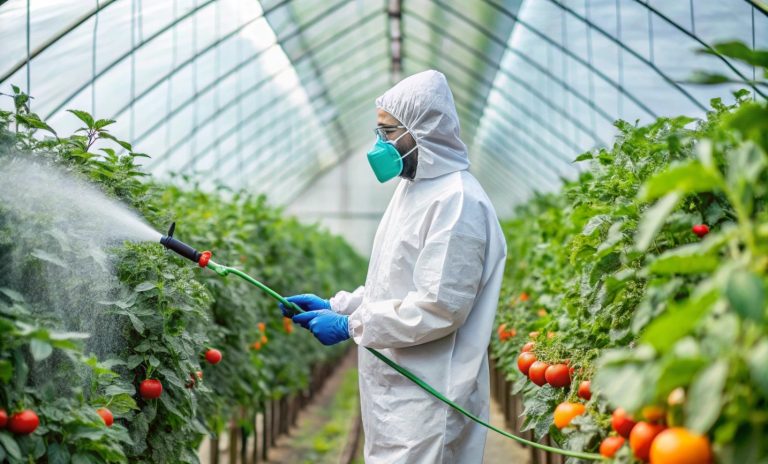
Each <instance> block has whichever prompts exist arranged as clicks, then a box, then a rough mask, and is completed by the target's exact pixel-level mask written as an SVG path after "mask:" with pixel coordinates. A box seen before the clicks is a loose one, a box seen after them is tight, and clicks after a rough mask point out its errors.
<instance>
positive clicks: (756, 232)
mask: <svg viewBox="0 0 768 464" xmlns="http://www.w3.org/2000/svg"><path fill="white" fill-rule="evenodd" d="M716 48H717V47H716ZM717 49H718V50H719V52H718V53H722V54H723V55H724V56H727V57H729V59H734V60H742V61H746V62H747V63H748V65H750V66H756V67H757V68H758V69H765V68H767V67H768V62H767V61H766V60H765V56H768V55H766V54H765V51H759V50H758V51H754V52H753V51H752V50H749V51H748V52H747V51H745V50H746V48H745V47H735V46H732V44H730V45H724V46H723V47H721V48H717ZM737 49H738V50H739V51H738V53H737V52H735V51H734V50H737ZM761 85H764V83H762V84H761ZM765 121H768V104H766V102H765V101H763V100H759V99H758V100H753V99H752V96H751V95H750V94H749V92H748V91H738V92H735V93H734V98H733V101H732V102H729V103H725V102H724V101H723V100H722V99H713V100H712V101H711V110H710V111H708V112H707V114H706V115H705V117H703V118H701V119H694V118H689V117H664V118H659V119H657V120H656V121H654V122H651V123H650V124H647V125H643V126H641V125H637V124H631V123H628V122H625V121H617V122H616V128H617V130H618V135H617V137H616V139H615V142H614V143H613V145H612V146H610V147H604V148H598V149H595V150H592V151H590V152H587V153H584V154H582V155H580V156H578V158H577V162H580V163H587V164H588V166H587V167H586V168H585V169H584V171H583V172H582V174H581V175H580V176H579V177H578V178H577V179H575V180H573V181H570V182H566V183H565V185H564V186H563V189H562V190H561V191H560V192H558V193H550V194H540V195H537V196H535V197H534V198H533V199H532V200H530V201H529V202H528V203H526V204H524V205H521V206H519V207H518V209H517V212H516V215H515V217H514V218H512V219H510V220H508V221H506V222H505V223H504V224H503V226H504V229H505V232H506V236H507V244H508V262H507V267H506V271H505V281H504V286H503V289H502V295H501V300H500V304H499V309H498V321H497V323H498V324H502V323H503V324H507V326H514V327H516V328H517V330H518V331H519V332H520V333H527V332H530V338H531V339H532V340H533V341H534V342H535V347H533V348H532V351H531V352H532V353H533V354H534V355H535V357H536V360H537V361H536V362H537V363H539V364H536V363H534V364H533V365H532V366H530V369H529V370H528V371H527V374H526V373H525V372H523V373H520V371H521V369H519V368H518V362H519V360H520V358H519V357H520V353H521V351H522V345H523V343H525V341H524V340H518V339H511V340H508V341H507V342H506V343H499V340H498V339H496V338H494V339H493V341H492V344H493V346H492V349H493V353H494V356H495V357H496V360H497V361H496V365H497V366H499V367H500V369H502V370H503V371H504V372H505V374H506V375H507V376H508V377H509V378H510V379H512V380H514V384H513V388H512V393H513V394H520V395H522V397H523V404H524V407H525V410H524V412H523V415H524V417H525V420H524V429H526V430H533V431H534V434H535V436H536V437H542V436H543V435H545V434H547V433H549V434H550V435H551V436H552V438H553V439H554V440H555V442H556V443H558V445H559V446H561V447H565V448H569V449H578V450H584V451H592V452H594V451H597V450H598V448H599V446H600V443H601V442H602V441H603V440H604V439H605V438H606V437H608V436H609V435H610V434H611V428H612V426H611V424H613V428H615V429H616V431H617V432H618V433H619V434H620V435H621V436H623V437H625V438H629V437H630V436H631V433H632V432H633V431H634V427H636V426H635V425H634V419H632V418H633V417H634V418H637V419H639V420H646V421H647V423H644V424H643V425H642V427H641V428H640V430H639V431H638V432H636V439H635V442H636V446H634V448H636V449H639V450H641V451H642V453H641V454H643V456H646V455H647V454H648V453H649V450H650V447H651V443H652V440H650V441H647V442H644V443H640V442H641V441H642V440H640V438H639V436H640V432H643V431H647V430H650V429H653V430H654V431H657V430H658V429H659V428H661V427H664V424H667V425H668V426H669V427H672V428H675V427H677V428H680V427H682V428H685V429H686V430H689V431H690V433H692V434H698V435H700V436H702V437H705V438H706V439H707V440H708V442H709V443H710V444H711V445H710V448H711V452H712V454H713V460H715V461H717V462H723V463H727V464H737V463H741V462H758V461H760V460H765V459H766V458H768V443H767V442H765V440H761V439H760V438H759V437H761V436H764V435H765V434H766V433H768V417H764V416H763V415H759V414H758V415H755V414H754V411H764V410H765V409H766V407H768V377H767V376H766V369H765V366H767V365H768V131H766V130H765ZM521 293H526V294H527V295H528V298H527V299H526V300H525V301H523V300H521V299H520V298H519V297H518V295H520V294H521ZM545 334H546V335H545ZM549 334H553V335H552V336H551V337H550V335H549ZM565 359H568V360H569V362H568V363H567V364H568V366H569V367H570V368H572V369H573V370H572V371H571V370H570V369H569V372H568V374H569V376H571V377H572V378H571V380H572V382H569V384H568V385H567V386H566V388H552V387H551V385H548V386H544V387H541V388H539V387H537V386H536V385H541V384H542V383H543V382H542V379H541V378H540V377H539V373H540V372H539V369H540V368H541V366H544V365H547V364H550V365H556V364H558V363H565V361H564V360H565ZM534 367H537V369H534ZM560 371H562V372H563V374H564V372H565V371H564V370H562V369H560ZM532 373H533V374H532ZM526 375H527V377H529V378H530V380H529V379H528V378H526V377H525V376H526ZM563 377H564V375H563ZM531 380H535V382H531ZM544 380H546V379H544ZM558 380H560V379H558ZM563 380H564V379H563ZM585 381H589V382H590V388H589V394H588V395H587V394H586V391H581V392H580V390H581V389H580V388H577V386H580V385H581V384H582V382H585ZM534 383H535V385H534ZM555 384H556V385H561V383H560V382H558V381H556V382H555ZM568 386H570V388H568ZM579 397H581V398H584V399H588V403H587V404H586V408H587V410H586V412H585V414H582V415H580V416H579V417H578V418H576V419H574V420H573V422H572V424H571V425H572V426H571V427H568V428H565V429H563V430H558V429H557V428H556V427H552V415H553V413H554V411H555V408H556V406H557V405H558V404H560V403H563V402H573V401H576V399H577V398H579ZM615 441H618V440H615ZM640 445H642V446H640ZM646 445H647V446H646ZM616 458H617V459H619V460H621V461H622V462H626V461H627V460H631V459H632V458H631V457H630V456H629V455H628V454H626V452H625V451H623V450H622V451H619V452H618V454H617V456H616Z"/></svg>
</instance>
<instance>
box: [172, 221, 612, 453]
mask: <svg viewBox="0 0 768 464" xmlns="http://www.w3.org/2000/svg"><path fill="white" fill-rule="evenodd" d="M175 230H176V223H175V222H174V223H173V224H171V227H170V228H169V229H168V234H167V235H164V236H163V237H162V238H160V243H161V244H162V245H163V246H164V247H166V248H168V249H169V250H173V251H174V252H176V253H178V254H179V255H181V256H183V257H185V258H187V259H189V260H191V261H193V262H195V263H197V264H198V265H199V266H200V267H202V268H208V269H210V270H212V271H213V272H215V273H216V274H218V275H220V276H222V277H226V276H228V275H229V274H234V275H236V276H238V277H240V278H241V279H243V280H245V281H247V282H248V283H250V284H251V285H254V286H256V287H258V288H259V289H260V290H262V291H263V292H264V293H266V294H267V295H269V296H271V297H272V298H274V299H275V300H277V301H279V302H280V303H282V304H283V305H284V306H285V307H286V308H290V309H291V310H293V311H294V312H296V313H303V312H304V311H303V310H302V309H301V308H300V307H299V306H297V305H296V304H294V303H291V302H290V301H288V300H286V299H285V298H284V297H283V296H282V295H280V294H279V293H277V292H276V291H274V290H272V289H271V288H269V287H268V286H266V285H264V284H263V283H261V282H259V281H258V280H256V279H254V278H253V277H251V276H249V275H248V274H246V273H245V272H243V271H241V270H239V269H235V268H233V267H228V266H224V265H221V264H218V263H216V262H214V261H212V260H211V256H212V254H211V252H210V251H202V252H201V251H197V250H196V249H195V248H193V247H191V246H189V245H187V244H186V243H184V242H182V241H180V240H178V239H176V238H174V237H173V233H174V231H175ZM366 349H367V350H368V351H369V352H370V353H371V354H373V355H374V356H376V357H377V358H379V359H380V360H381V361H383V362H384V363H385V364H387V365H388V366H390V367H391V368H392V369H394V370H396V371H397V372H399V373H400V374H402V375H403V376H404V377H406V378H407V379H408V380H410V381H412V382H413V383H415V384H416V385H418V386H419V387H421V388H422V389H423V390H424V391H426V392H427V393H429V394H430V395H432V396H433V397H435V398H437V399H438V400H440V401H442V402H443V403H445V404H447V405H448V406H450V407H451V408H453V409H455V410H456V411H458V412H459V413H461V414H463V415H465V416H467V417H468V418H469V419H471V420H473V421H474V422H477V423H478V424H480V425H482V426H484V427H487V428H489V429H491V430H493V431H494V432H497V433H499V434H501V435H503V436H505V437H507V438H511V439H512V440H515V441H517V442H519V443H522V444H524V445H528V446H532V447H534V448H539V449H542V450H545V451H549V452H551V453H556V454H562V455H564V456H570V457H574V458H579V459H587V460H593V461H597V460H605V459H606V458H604V457H603V456H601V455H599V454H593V453H583V452H579V451H569V450H563V449H559V448H553V447H551V446H546V445H542V444H540V443H536V442H533V441H530V440H526V439H525V438H521V437H518V436H517V435H513V434H511V433H509V432H507V431H505V430H502V429H500V428H498V427H496V426H493V425H491V424H489V423H487V422H485V421H484V420H482V419H480V418H479V417H477V416H475V415H474V414H472V413H471V412H469V411H467V410H466V409H464V408H463V407H461V406H460V405H458V404H456V403H454V402H453V401H451V400H450V399H448V398H447V397H446V396H445V395H443V394H442V393H440V392H438V391H437V390H435V389H434V388H433V387H432V386H430V385H429V384H428V383H426V382H424V381H423V380H421V379H420V378H419V377H417V376H416V375H415V374H414V373H412V372H411V371H409V370H408V369H406V368H404V367H403V366H401V365H399V364H397V363H396V362H394V361H392V360H391V359H389V358H388V357H387V356H385V355H383V354H382V353H380V352H379V351H378V350H375V349H373V348H368V347H366Z"/></svg>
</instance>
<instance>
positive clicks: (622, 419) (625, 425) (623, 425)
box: [611, 408, 636, 438]
mask: <svg viewBox="0 0 768 464" xmlns="http://www.w3.org/2000/svg"><path fill="white" fill-rule="evenodd" d="M635 424H636V422H635V421H634V420H633V419H632V416H630V415H628V414H627V412H626V411H624V410H623V409H622V408H619V409H617V410H615V411H613V416H612V417H611V425H613V430H615V431H616V432H618V434H619V435H621V436H622V437H624V438H629V434H630V432H632V428H633V427H634V426H635Z"/></svg>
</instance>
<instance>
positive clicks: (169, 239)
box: [160, 222, 211, 267]
mask: <svg viewBox="0 0 768 464" xmlns="http://www.w3.org/2000/svg"><path fill="white" fill-rule="evenodd" d="M175 230H176V223H175V222H174V223H172V224H171V227H170V228H168V235H164V236H162V237H161V238H160V243H161V244H162V245H163V246H164V247H166V248H168V249H169V250H172V251H175V252H176V253H178V254H180V255H181V256H183V257H185V258H187V259H189V260H190V261H194V262H196V263H197V264H199V265H200V267H206V266H207V265H208V262H209V261H210V260H211V252H210V251H203V252H202V253H201V252H199V251H197V250H195V249H194V248H192V247H191V246H189V245H187V244H186V243H184V242H182V241H181V240H177V239H175V238H173V232H174V231H175Z"/></svg>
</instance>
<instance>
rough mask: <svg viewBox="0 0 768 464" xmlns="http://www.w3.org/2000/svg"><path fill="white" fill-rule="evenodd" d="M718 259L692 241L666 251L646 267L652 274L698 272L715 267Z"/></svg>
mask: <svg viewBox="0 0 768 464" xmlns="http://www.w3.org/2000/svg"><path fill="white" fill-rule="evenodd" d="M719 264H720V259H719V257H718V256H716V255H715V254H713V253H711V252H708V251H706V250H703V249H702V247H701V244H699V243H692V244H690V245H684V246H681V247H678V248H675V249H673V250H670V251H667V252H665V253H663V254H662V255H661V256H659V257H658V258H657V259H656V260H654V261H653V262H652V263H651V264H650V266H648V269H649V270H650V271H651V272H652V273H654V274H660V275H669V274H700V273H703V272H712V271H714V270H715V269H717V266H718V265H719Z"/></svg>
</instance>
